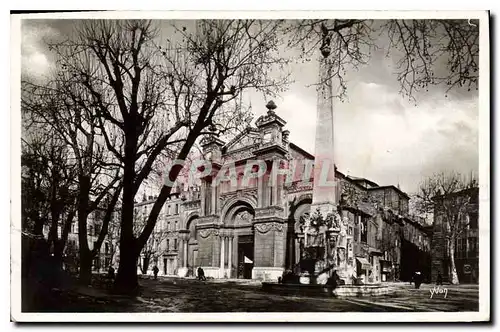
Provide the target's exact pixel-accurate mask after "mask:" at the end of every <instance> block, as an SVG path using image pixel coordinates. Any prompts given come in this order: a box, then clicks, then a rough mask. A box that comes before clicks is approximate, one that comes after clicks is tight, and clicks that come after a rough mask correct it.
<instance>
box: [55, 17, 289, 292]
mask: <svg viewBox="0 0 500 332" xmlns="http://www.w3.org/2000/svg"><path fill="white" fill-rule="evenodd" d="M277 24H279V22H274V21H222V20H221V21H199V22H198V21H196V22H195V25H196V28H195V29H190V30H188V29H186V28H182V27H177V26H174V29H175V30H176V31H177V33H178V35H179V38H178V40H171V41H169V42H168V43H167V45H166V47H165V46H163V47H162V45H157V39H158V38H157V37H158V30H157V28H156V27H155V25H154V23H153V22H150V21H111V20H106V21H85V22H81V24H79V25H78V27H77V29H76V32H75V34H74V37H73V38H71V39H69V40H67V41H65V42H62V43H59V44H57V45H52V47H53V50H54V51H55V53H56V55H57V56H58V59H59V62H58V63H59V65H60V66H61V67H64V69H65V70H66V71H67V73H68V75H69V76H70V77H72V78H73V81H72V83H73V84H75V85H78V86H80V87H84V90H85V92H86V93H85V102H86V103H88V104H89V105H91V106H92V107H93V110H94V111H95V112H96V113H97V114H98V117H97V120H98V123H97V125H98V128H99V130H100V131H99V132H100V134H102V136H103V139H104V142H105V145H106V147H107V149H108V151H110V152H111V153H112V154H113V155H114V157H115V159H116V161H117V163H118V164H119V165H120V167H122V168H123V195H122V200H123V202H122V207H121V227H120V266H119V270H118V275H117V279H116V285H117V288H118V289H121V290H132V289H135V287H136V285H137V275H136V261H137V259H138V256H139V254H140V252H141V250H142V248H143V247H144V246H145V244H146V242H147V241H148V239H149V237H150V235H151V233H152V231H153V229H154V227H155V224H156V219H157V217H158V214H159V212H160V210H161V208H162V206H163V204H164V202H165V201H166V199H167V198H168V197H169V195H170V192H171V189H172V188H171V186H164V187H163V188H162V190H161V191H160V193H159V197H158V199H157V201H156V203H155V204H154V206H153V209H152V211H151V214H150V216H149V218H148V220H147V223H146V226H145V227H144V229H143V231H142V232H141V234H140V235H138V236H135V235H134V232H133V208H134V198H135V196H136V194H137V191H138V190H139V188H140V187H141V185H142V184H143V182H144V181H145V180H146V179H147V178H148V176H149V175H150V173H151V171H152V170H153V169H154V167H155V162H156V161H157V160H158V157H159V156H160V155H162V154H163V153H165V151H170V152H173V153H172V156H174V158H175V159H178V160H185V159H186V157H187V156H188V155H189V152H190V151H191V149H192V147H193V146H194V145H195V143H196V141H197V139H198V138H199V137H201V136H203V135H217V134H218V135H221V134H223V133H224V131H225V130H227V128H231V127H233V128H234V127H237V125H238V124H239V123H241V122H242V120H243V121H246V116H244V114H245V110H243V109H242V108H241V107H239V106H238V104H236V106H237V107H233V108H229V107H224V105H225V104H226V105H227V104H228V103H231V102H232V103H237V102H238V98H237V97H238V95H239V94H240V93H241V91H242V90H245V89H257V90H260V91H263V92H265V93H267V94H272V93H274V92H277V91H279V90H280V89H281V88H282V87H283V86H284V85H285V84H286V83H287V77H281V76H280V77H274V76H273V75H271V73H270V69H271V68H272V67H274V66H278V67H279V66H284V65H285V64H286V61H285V60H282V59H281V58H280V57H279V56H278V54H277V53H278V52H277V45H278V44H279V40H278V37H277V35H276V27H277ZM235 120H236V122H235ZM208 129H209V130H208ZM172 159H173V158H172ZM178 166H179V167H173V168H172V169H170V170H169V173H168V176H169V178H170V179H171V180H172V181H174V180H175V179H176V177H177V175H178V174H179V171H180V169H181V168H182V165H178Z"/></svg>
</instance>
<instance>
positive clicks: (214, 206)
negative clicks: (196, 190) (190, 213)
mask: <svg viewBox="0 0 500 332" xmlns="http://www.w3.org/2000/svg"><path fill="white" fill-rule="evenodd" d="M213 181H215V180H213ZM211 189H212V197H211V198H212V202H211V213H210V214H217V186H215V185H214V184H213V183H212V185H211Z"/></svg>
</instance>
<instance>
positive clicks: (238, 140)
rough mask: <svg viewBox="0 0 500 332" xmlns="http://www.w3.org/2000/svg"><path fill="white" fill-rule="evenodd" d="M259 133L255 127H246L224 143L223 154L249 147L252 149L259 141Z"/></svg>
mask: <svg viewBox="0 0 500 332" xmlns="http://www.w3.org/2000/svg"><path fill="white" fill-rule="evenodd" d="M260 140H261V138H260V134H259V132H258V130H257V129H255V128H251V127H248V128H247V129H245V131H243V132H242V133H240V134H239V135H237V136H236V137H235V138H234V139H232V140H231V141H230V142H229V143H227V144H226V147H225V150H226V151H225V154H226V155H228V154H231V153H233V152H237V151H241V150H245V149H249V150H252V149H253V148H255V147H256V146H258V144H259V143H260Z"/></svg>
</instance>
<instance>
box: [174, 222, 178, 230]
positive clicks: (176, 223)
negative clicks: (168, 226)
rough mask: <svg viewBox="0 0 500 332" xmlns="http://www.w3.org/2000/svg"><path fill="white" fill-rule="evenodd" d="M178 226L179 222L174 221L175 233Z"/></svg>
mask: <svg viewBox="0 0 500 332" xmlns="http://www.w3.org/2000/svg"><path fill="white" fill-rule="evenodd" d="M178 226H179V222H178V221H177V220H176V221H175V225H174V227H175V228H174V231H176V230H178V229H179V227H178Z"/></svg>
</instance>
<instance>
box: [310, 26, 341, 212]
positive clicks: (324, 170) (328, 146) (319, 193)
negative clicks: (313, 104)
mask: <svg viewBox="0 0 500 332" xmlns="http://www.w3.org/2000/svg"><path fill="white" fill-rule="evenodd" d="M320 51H321V58H320V62H319V85H318V96H317V97H318V100H317V111H316V112H317V119H316V139H315V161H314V183H313V199H312V200H313V201H312V210H316V208H318V207H320V209H321V211H323V210H324V211H325V212H331V211H333V210H335V209H336V205H337V199H336V198H337V193H336V182H335V156H334V124H333V86H332V76H331V72H332V64H331V63H330V61H331V59H330V58H329V55H330V51H331V50H330V36H329V34H328V31H326V30H325V31H324V33H323V43H322V45H321V48H320Z"/></svg>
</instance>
